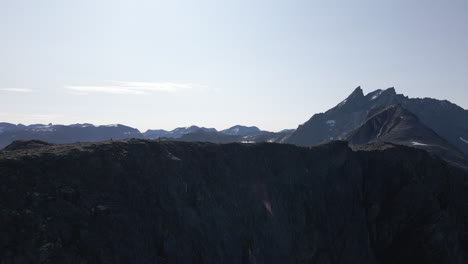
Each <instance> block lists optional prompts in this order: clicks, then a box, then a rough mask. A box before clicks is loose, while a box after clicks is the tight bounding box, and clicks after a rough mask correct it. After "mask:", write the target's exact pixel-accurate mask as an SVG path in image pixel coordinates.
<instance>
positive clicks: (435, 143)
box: [345, 105, 468, 170]
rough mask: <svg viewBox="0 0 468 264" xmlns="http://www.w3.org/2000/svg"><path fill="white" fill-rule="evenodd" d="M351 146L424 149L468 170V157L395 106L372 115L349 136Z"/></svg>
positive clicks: (409, 113) (376, 110)
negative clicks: (377, 144)
mask: <svg viewBox="0 0 468 264" xmlns="http://www.w3.org/2000/svg"><path fill="white" fill-rule="evenodd" d="M345 139H346V141H348V142H349V143H350V144H351V145H366V144H369V143H375V142H381V143H385V142H390V143H394V144H400V145H406V146H410V147H415V148H420V149H424V150H426V151H429V152H431V153H434V154H436V155H438V156H440V157H441V158H443V159H445V160H446V161H448V162H450V163H451V164H454V165H457V166H460V167H462V168H464V169H466V170H468V159H467V157H466V155H465V154H464V153H462V152H461V151H460V150H458V149H457V148H455V147H454V146H452V145H451V144H450V143H449V142H447V140H445V139H443V138H442V137H440V136H439V135H438V134H437V133H435V132H434V131H433V130H432V129H430V128H428V127H427V126H425V125H424V124H422V123H421V122H420V121H419V118H418V117H416V116H415V115H414V114H413V113H411V112H410V111H408V110H406V109H404V108H403V107H401V106H399V105H391V106H388V107H385V108H381V109H375V111H373V112H371V113H369V116H368V118H367V119H366V121H364V123H363V124H362V125H361V126H359V127H357V128H356V129H354V130H353V131H351V132H350V133H349V134H348V135H347V136H346V138H345Z"/></svg>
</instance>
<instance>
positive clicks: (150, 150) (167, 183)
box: [0, 140, 468, 264]
mask: <svg viewBox="0 0 468 264" xmlns="http://www.w3.org/2000/svg"><path fill="white" fill-rule="evenodd" d="M9 149H10V150H8V151H0V233H1V234H2V235H1V236H0V263H2V264H4V263H5V264H6V263H80V264H81V263H112V264H114V263H466V262H467V261H468V256H467V252H468V241H467V238H468V229H467V228H468V226H467V225H468V224H467V221H466V219H468V183H467V179H468V176H467V175H466V174H464V173H463V172H462V171H460V170H457V169H455V168H452V167H450V166H449V165H448V164H447V163H445V162H444V161H442V160H440V159H439V158H436V157H434V156H431V155H429V154H428V153H427V152H425V151H422V150H417V149H413V148H409V147H404V146H393V145H374V146H368V147H363V148H362V149H361V150H355V151H353V150H351V149H350V148H349V147H348V146H347V145H346V143H345V142H340V141H335V142H331V143H328V144H325V145H319V146H316V147H312V148H302V147H296V146H292V145H280V144H267V143H265V144H225V145H217V144H211V143H186V142H154V141H145V140H126V141H119V142H103V143H79V144H72V145H52V146H50V145H49V146H48V145H44V146H38V147H32V148H26V147H24V144H22V147H21V148H20V149H18V150H14V148H9ZM12 149H13V150H12Z"/></svg>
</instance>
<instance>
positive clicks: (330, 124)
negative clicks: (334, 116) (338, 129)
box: [326, 120, 336, 126]
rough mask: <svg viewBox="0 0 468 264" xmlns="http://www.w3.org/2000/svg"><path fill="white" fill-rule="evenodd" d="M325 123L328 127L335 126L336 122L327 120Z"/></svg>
mask: <svg viewBox="0 0 468 264" xmlns="http://www.w3.org/2000/svg"><path fill="white" fill-rule="evenodd" d="M326 123H327V125H329V126H335V124H336V121H335V120H327V122H326Z"/></svg>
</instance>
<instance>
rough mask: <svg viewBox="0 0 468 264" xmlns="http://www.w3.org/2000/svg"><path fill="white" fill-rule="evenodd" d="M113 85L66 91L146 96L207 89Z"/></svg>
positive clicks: (151, 84)
mask: <svg viewBox="0 0 468 264" xmlns="http://www.w3.org/2000/svg"><path fill="white" fill-rule="evenodd" d="M111 83H112V84H113V85H107V86H75V85H67V86H65V88H66V89H69V90H73V91H74V93H77V92H78V93H107V94H133V95H145V94H150V93H152V92H164V93H174V92H179V91H183V90H193V89H202V90H204V89H207V88H208V86H206V85H199V84H192V83H173V82H123V81H111Z"/></svg>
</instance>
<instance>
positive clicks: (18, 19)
mask: <svg viewBox="0 0 468 264" xmlns="http://www.w3.org/2000/svg"><path fill="white" fill-rule="evenodd" d="M467 12H468V1H466V0H444V1H442V0H441V1H434V0H414V1H413V0H392V1H383V0H381V1H380V0H369V1H350V0H343V1H334V0H327V1H323V0H320V1H315V0H308V1H295V0H286V1H275V0H266V1H256V0H246V1H244V0H236V1H219V0H213V1H205V0H196V1H179V0H170V1H158V0H128V1H118V0H80V1H73V0H68V1H65V0H48V1H45V0H44V1H40V0H0V122H2V121H3V122H11V123H23V124H33V123H54V124H73V123H94V124H96V125H102V124H114V123H121V124H126V125H129V126H132V127H136V128H138V129H140V130H141V131H145V130H146V129H150V128H151V129H173V128H175V127H181V126H189V125H198V126H205V127H215V128H217V129H224V128H227V127H230V126H233V125H236V124H241V125H255V126H258V127H259V128H261V129H265V130H270V131H279V130H281V129H285V128H296V127H297V126H298V125H299V124H302V123H304V122H305V121H307V120H308V119H309V118H310V117H311V116H312V115H313V114H314V113H319V112H324V111H326V110H327V109H329V108H331V107H333V106H335V105H336V104H338V103H339V102H340V101H342V100H343V99H344V98H346V97H347V96H348V95H349V94H350V93H351V92H352V91H353V90H354V89H355V88H356V87H357V86H361V87H362V89H363V90H364V92H365V93H368V92H371V91H373V90H376V89H385V88H388V87H395V89H396V91H397V92H398V93H403V94H405V95H407V96H409V97H433V98H437V99H447V100H450V101H451V102H453V103H456V104H458V105H459V106H461V107H463V108H465V109H467V108H468V48H467V47H468V16H467V15H466V13H467Z"/></svg>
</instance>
